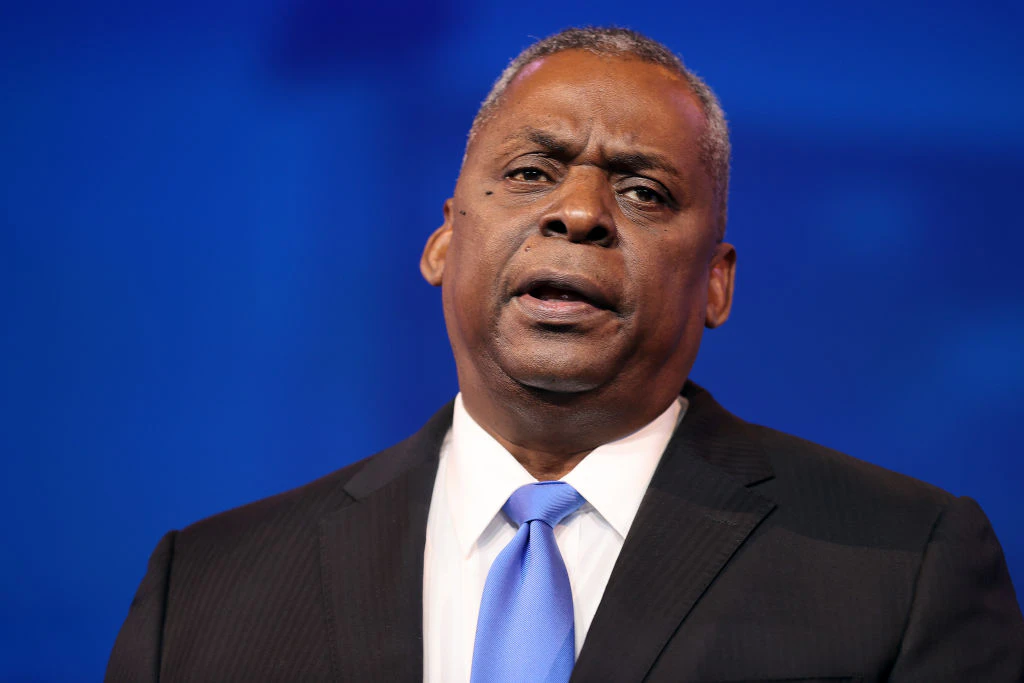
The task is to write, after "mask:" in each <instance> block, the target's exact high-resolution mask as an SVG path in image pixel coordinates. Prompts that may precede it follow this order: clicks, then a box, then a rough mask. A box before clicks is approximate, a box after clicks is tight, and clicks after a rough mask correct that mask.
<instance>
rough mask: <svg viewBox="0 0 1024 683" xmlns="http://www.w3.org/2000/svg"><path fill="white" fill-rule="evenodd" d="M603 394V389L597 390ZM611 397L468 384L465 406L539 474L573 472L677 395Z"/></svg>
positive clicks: (527, 467)
mask: <svg viewBox="0 0 1024 683" xmlns="http://www.w3.org/2000/svg"><path fill="white" fill-rule="evenodd" d="M594 394H598V395H594ZM644 399H645V400H644V401H642V402H641V401H639V400H636V401H632V402H630V401H625V400H621V399H617V400H609V399H608V397H602V396H600V395H599V392H587V393H580V394H563V393H556V392H548V391H540V390H536V389H530V388H527V387H519V390H518V391H516V392H515V393H514V395H513V396H509V395H505V394H503V395H502V396H500V397H497V396H493V395H491V394H490V393H489V392H475V391H472V390H471V389H470V390H468V391H467V390H465V389H464V390H463V392H462V401H463V405H464V406H465V408H466V411H467V412H468V413H469V414H470V415H471V416H472V417H473V419H474V420H475V421H476V422H477V424H479V425H480V426H481V427H482V428H483V429H484V430H485V431H487V433H488V434H490V435H491V436H492V437H494V439H495V440H496V441H498V443H500V444H501V445H502V446H503V447H504V448H505V449H506V450H507V451H508V452H509V453H511V454H512V456H513V457H514V458H515V459H516V460H517V461H518V462H519V464H520V465H522V466H523V468H524V469H525V470H526V471H527V472H529V473H530V475H531V476H533V477H534V478H535V479H538V480H540V481H551V480H556V479H561V478H562V477H564V476H565V475H566V474H568V473H569V472H571V471H572V470H573V468H575V467H576V465H578V464H579V463H580V462H581V461H582V460H583V458H585V457H586V456H587V455H589V454H590V453H591V452H592V451H593V450H594V449H595V448H597V447H598V446H601V445H603V444H606V443H610V442H612V441H616V440H618V439H621V438H622V437H624V436H627V435H629V434H632V433H633V432H635V431H636V430H638V429H640V428H641V427H643V426H644V425H646V424H647V423H649V422H651V421H652V420H654V419H655V418H656V417H658V415H660V414H661V413H662V412H664V411H665V409H666V408H668V406H669V404H670V403H671V402H672V401H673V400H675V393H672V394H671V395H669V396H666V397H662V399H663V400H659V401H657V402H655V401H652V400H651V399H652V397H651V396H645V397H644Z"/></svg>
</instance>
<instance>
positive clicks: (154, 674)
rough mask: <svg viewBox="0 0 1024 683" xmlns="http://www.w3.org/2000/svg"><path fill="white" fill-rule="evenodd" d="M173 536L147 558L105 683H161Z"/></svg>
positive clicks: (174, 536) (164, 538)
mask: <svg viewBox="0 0 1024 683" xmlns="http://www.w3.org/2000/svg"><path fill="white" fill-rule="evenodd" d="M176 536H177V532H176V531H171V532H168V533H167V534H166V535H165V536H164V537H163V538H162V539H160V543H158V544H157V546H156V550H154V551H153V554H152V556H150V558H149V568H148V569H147V570H146V575H145V576H144V577H143V579H142V583H141V584H139V589H138V591H136V592H135V598H134V599H133V600H132V604H131V607H130V608H129V610H128V617H127V618H126V619H125V620H124V624H123V625H122V626H121V631H120V633H118V635H117V640H116V641H115V642H114V650H113V651H112V652H111V653H110V661H109V662H108V663H107V675H106V677H105V678H104V681H106V682H107V683H118V682H120V681H132V682H133V683H135V682H141V683H149V682H150V681H152V683H156V681H158V680H159V679H160V655H161V651H162V649H163V648H162V645H163V643H162V641H163V630H164V616H165V614H166V609H167V588H168V586H169V579H170V574H171V561H172V559H173V558H174V541H175V538H176Z"/></svg>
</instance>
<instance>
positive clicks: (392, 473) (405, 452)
mask: <svg viewBox="0 0 1024 683" xmlns="http://www.w3.org/2000/svg"><path fill="white" fill-rule="evenodd" d="M451 415H452V406H451V404H449V405H448V406H446V407H445V408H443V409H442V410H441V411H439V412H438V413H437V414H436V415H435V416H434V417H433V418H432V419H431V420H430V422H428V423H427V424H426V425H425V426H424V427H423V428H422V429H421V430H420V431H419V432H417V433H416V434H415V435H413V436H412V437H410V438H409V439H407V440H406V441H404V442H402V443H400V444H397V445H396V446H394V447H392V448H389V449H388V450H386V451H384V452H382V453H380V454H378V455H377V456H374V458H372V459H370V460H369V461H367V463H366V465H364V467H363V469H362V470H360V471H359V472H358V473H357V474H356V475H355V476H353V478H352V479H351V480H350V481H349V482H348V484H347V485H346V486H345V492H346V494H347V495H348V499H347V501H346V503H345V504H344V505H343V507H342V508H341V509H340V510H337V511H335V512H334V513H332V514H330V515H328V516H326V517H325V518H324V519H323V520H321V522H320V559H321V567H322V581H323V590H324V602H325V608H326V613H327V623H328V629H329V632H330V634H331V639H332V641H333V642H334V643H335V650H334V652H332V665H333V669H334V671H335V674H336V678H337V679H339V680H345V681H387V682H388V683H400V682H402V681H409V682H410V683H411V682H412V681H421V680H422V679H423V617H422V615H423V611H422V605H423V549H424V543H425V541H426V528H427V514H428V512H429V510H430V497H431V494H432V492H433V485H434V477H435V475H436V473H437V463H438V453H439V451H440V447H441V442H442V441H443V439H444V435H445V433H446V432H447V430H448V427H449V426H450V425H451Z"/></svg>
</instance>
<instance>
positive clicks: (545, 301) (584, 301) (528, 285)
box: [513, 271, 612, 315]
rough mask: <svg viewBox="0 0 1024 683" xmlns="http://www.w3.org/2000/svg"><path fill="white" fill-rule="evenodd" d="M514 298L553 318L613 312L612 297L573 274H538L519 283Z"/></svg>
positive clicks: (591, 282)
mask: <svg viewBox="0 0 1024 683" xmlns="http://www.w3.org/2000/svg"><path fill="white" fill-rule="evenodd" d="M513 296H515V297H518V298H519V299H520V301H521V302H522V303H524V304H529V305H530V307H531V308H536V309H538V310H546V311H548V312H550V313H552V314H555V313H558V312H561V313H564V314H567V315H568V314H571V313H573V312H575V313H577V314H579V313H584V312H585V311H587V310H590V311H594V310H595V309H596V310H611V309H612V305H611V300H610V297H609V295H608V294H606V293H605V291H604V289H602V287H601V286H600V285H599V284H598V283H597V282H595V281H593V280H591V279H590V278H589V277H587V276H585V275H576V274H571V273H558V272H552V271H544V272H536V273H534V274H532V275H529V276H527V277H525V278H523V279H522V280H521V281H520V282H519V283H518V286H516V287H515V289H514V291H513Z"/></svg>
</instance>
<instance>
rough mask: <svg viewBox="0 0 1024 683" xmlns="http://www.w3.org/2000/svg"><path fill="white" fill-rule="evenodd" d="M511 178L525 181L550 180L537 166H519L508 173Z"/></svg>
mask: <svg viewBox="0 0 1024 683" xmlns="http://www.w3.org/2000/svg"><path fill="white" fill-rule="evenodd" d="M508 178H510V179H512V180H520V181H524V182H527V183H537V182H550V181H551V178H550V177H549V176H548V174H547V173H545V172H544V171H542V170H540V169H539V168H532V167H531V168H520V169H517V170H515V171H512V172H511V173H509V174H508Z"/></svg>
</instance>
